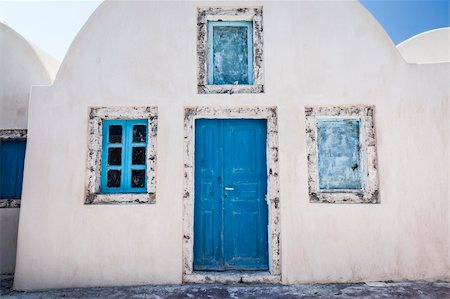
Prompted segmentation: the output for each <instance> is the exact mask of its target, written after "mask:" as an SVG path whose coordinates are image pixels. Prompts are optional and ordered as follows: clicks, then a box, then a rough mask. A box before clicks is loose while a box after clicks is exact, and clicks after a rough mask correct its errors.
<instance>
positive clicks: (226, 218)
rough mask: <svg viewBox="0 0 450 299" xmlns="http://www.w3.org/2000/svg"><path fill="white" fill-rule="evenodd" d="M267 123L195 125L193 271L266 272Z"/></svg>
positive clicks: (208, 121)
mask: <svg viewBox="0 0 450 299" xmlns="http://www.w3.org/2000/svg"><path fill="white" fill-rule="evenodd" d="M266 192H267V166H266V121H265V120H243V119H240V120H217V119H214V120H211V119H200V120H197V121H196V135H195V201H194V215H195V217H194V269H195V270H215V271H223V270H267V269H268V250H267V203H266V201H265V197H266Z"/></svg>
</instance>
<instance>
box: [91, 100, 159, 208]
mask: <svg viewBox="0 0 450 299" xmlns="http://www.w3.org/2000/svg"><path fill="white" fill-rule="evenodd" d="M111 119H148V128H149V129H148V140H149V142H148V146H147V178H148V181H147V193H133V194H100V193H99V190H100V171H101V156H102V155H101V153H102V122H103V120H111ZM157 131H158V108H157V107H97V108H91V110H90V114H89V134H88V136H89V137H88V138H89V140H88V159H87V179H86V181H87V182H86V199H85V204H124V203H128V204H130V203H136V204H140V203H155V202H156V141H157Z"/></svg>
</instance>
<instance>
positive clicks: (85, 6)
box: [0, 0, 450, 60]
mask: <svg viewBox="0 0 450 299" xmlns="http://www.w3.org/2000/svg"><path fill="white" fill-rule="evenodd" d="M101 2H102V1H98V0H78V1H67V0H59V1H40V0H34V1H7V0H0V22H4V23H6V24H8V25H9V26H10V27H11V28H13V29H14V30H16V31H17V32H19V33H20V34H21V35H23V36H24V37H25V38H26V39H28V40H29V41H31V42H32V43H34V44H35V45H37V46H39V47H40V48H42V49H43V50H45V51H47V52H48V53H50V54H51V55H53V56H54V57H56V58H57V59H59V60H62V59H63V57H64V55H65V53H66V51H67V49H68V48H69V46H70V43H71V42H72V40H73V39H74V38H75V36H76V34H77V33H78V31H79V30H80V29H81V27H82V26H83V24H84V23H85V22H86V20H87V19H88V18H89V16H90V15H91V14H92V12H93V11H94V10H95V9H96V8H97V7H98V6H99V5H100V4H101ZM360 2H361V3H362V4H363V5H364V6H365V7H366V8H367V9H368V10H369V11H370V12H371V13H372V15H374V16H375V18H376V19H377V20H378V21H379V22H380V23H381V25H382V26H383V27H384V29H385V30H386V32H387V33H388V34H389V36H390V37H391V39H392V40H393V42H394V43H395V44H398V43H400V42H402V41H404V40H406V39H408V38H410V37H412V36H414V35H416V34H418V33H421V32H424V31H428V30H430V29H435V28H441V27H449V26H450V17H449V10H450V8H449V3H450V0H360Z"/></svg>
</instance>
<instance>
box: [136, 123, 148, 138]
mask: <svg viewBox="0 0 450 299" xmlns="http://www.w3.org/2000/svg"><path fill="white" fill-rule="evenodd" d="M146 135H147V126H146V125H135V126H134V127H133V142H145V140H146Z"/></svg>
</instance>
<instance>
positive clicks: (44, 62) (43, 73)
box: [0, 23, 59, 129]
mask: <svg viewBox="0 0 450 299" xmlns="http://www.w3.org/2000/svg"><path fill="white" fill-rule="evenodd" d="M0 53H1V55H0V60H1V61H0V78H2V80H1V81H0V129H25V128H26V127H27V111H28V100H29V96H30V89H31V86H32V85H50V84H52V82H53V79H54V78H55V75H56V72H57V70H58V68H59V62H58V61H57V60H56V59H55V58H53V57H51V56H50V55H49V54H47V53H45V52H44V51H42V50H41V49H39V48H37V47H36V46H34V45H32V44H31V43H30V42H28V41H27V40H26V39H25V38H23V37H22V36H21V35H20V34H18V33H17V32H16V31H14V30H13V29H11V28H10V27H9V26H7V25H5V24H3V23H0Z"/></svg>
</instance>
